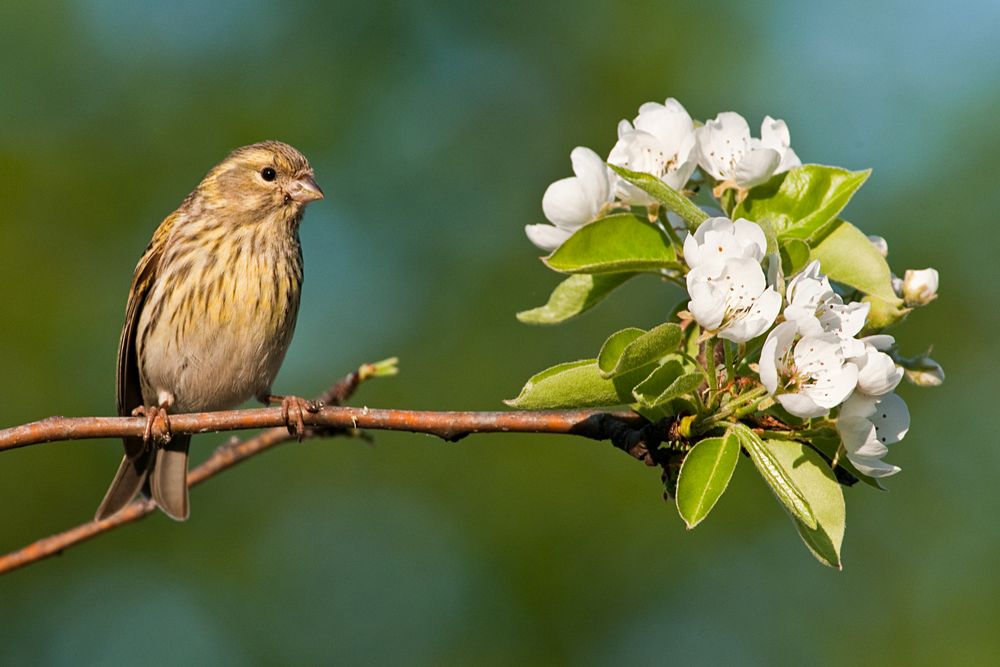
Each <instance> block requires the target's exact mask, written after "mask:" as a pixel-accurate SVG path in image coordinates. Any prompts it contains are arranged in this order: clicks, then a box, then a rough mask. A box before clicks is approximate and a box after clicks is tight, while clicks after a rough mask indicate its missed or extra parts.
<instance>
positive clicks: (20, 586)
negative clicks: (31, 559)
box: [0, 0, 1000, 665]
mask: <svg viewBox="0 0 1000 667" xmlns="http://www.w3.org/2000/svg"><path fill="white" fill-rule="evenodd" d="M204 4H205V3H200V2H194V1H193V0H184V1H182V2H174V3H115V2H110V1H94V2H83V1H79V2H53V3H45V5H44V6H41V5H40V4H39V3H33V2H23V1H14V2H5V3H3V5H2V6H0V44H3V48H2V49H0V176H2V178H0V231H2V235H0V285H2V286H3V289H2V290H0V313H2V316H0V379H2V382H0V424H2V425H5V426H6V425H14V424H18V423H22V422H26V421H30V420H34V419H39V418H43V417H46V416H49V415H52V414H64V415H90V414H110V413H111V412H112V411H113V409H114V398H113V393H114V388H113V385H114V366H115V350H116V345H117V339H118V332H119V327H120V325H121V320H122V313H123V310H124V304H125V298H126V295H127V291H128V283H129V278H130V276H131V272H132V268H133V267H134V265H135V261H136V260H137V258H138V256H139V254H140V253H141V251H142V249H143V248H144V247H145V244H146V242H147V240H148V238H149V236H150V234H151V233H152V230H153V229H154V228H155V226H156V225H157V223H158V222H159V221H160V220H161V219H162V218H163V217H164V216H165V215H166V214H168V213H169V212H170V211H172V210H173V209H174V208H175V207H176V206H177V205H178V203H179V202H180V201H181V199H182V198H183V197H184V196H185V195H186V194H187V193H188V192H189V191H190V190H191V188H193V187H194V185H195V184H196V183H197V182H198V180H199V179H200V178H201V176H202V175H203V174H204V173H205V172H206V171H207V170H208V169H209V168H210V167H211V166H212V165H213V164H215V163H216V162H218V161H219V160H220V159H221V158H222V157H223V156H224V155H225V154H226V153H227V152H228V151H229V150H231V149H232V148H234V147H236V146H239V145H242V144H246V143H251V142H254V141H258V140H261V139H265V138H275V139H282V140H285V141H288V142H289V143H292V144H293V145H295V146H296V147H298V148H299V149H301V150H302V151H303V152H304V153H305V154H306V155H307V156H308V157H309V158H310V160H311V161H312V163H313V165H314V167H315V170H316V174H317V179H318V181H319V182H320V183H321V185H322V186H323V187H324V189H325V190H326V193H327V199H326V200H325V201H323V202H320V203H318V204H315V205H313V206H311V207H310V209H309V212H308V214H307V216H306V220H305V223H304V226H303V228H302V240H303V243H304V247H305V250H304V252H305V261H306V284H305V292H304V295H303V302H302V311H301V312H302V315H301V319H300V322H299V326H298V330H297V332H296V335H295V339H294V342H293V344H292V348H291V351H290V352H289V355H288V358H287V361H286V363H285V365H284V368H283V370H282V372H281V375H280V376H279V379H278V382H277V384H276V387H275V389H276V390H277V391H280V392H292V393H299V394H304V395H312V394H316V393H318V392H319V391H321V390H322V389H323V388H324V387H325V386H326V385H327V384H329V383H330V382H331V381H332V380H334V379H335V378H337V377H339V376H340V375H342V374H343V373H344V372H346V371H347V370H349V369H351V368H353V367H355V366H356V365H357V364H359V363H360V362H362V361H368V360H375V359H381V358H383V357H387V356H391V355H399V356H400V357H401V359H402V362H401V364H402V374H401V375H400V376H399V377H397V378H394V379H390V380H385V381H378V382H372V383H371V384H370V385H367V386H365V387H364V388H363V389H362V391H361V393H359V395H358V396H357V397H356V403H357V404H359V405H360V404H367V405H370V406H379V407H406V408H428V409H496V408H499V407H501V403H500V401H501V399H503V398H508V397H511V396H514V395H516V393H517V391H518V390H519V388H520V386H521V383H522V382H523V381H524V380H525V379H526V378H527V377H528V376H530V375H531V374H532V373H534V372H535V371H537V370H539V369H541V368H543V367H545V366H547V365H550V364H552V363H554V362H557V361H562V360H571V359H577V358H581V357H586V356H593V355H594V354H595V353H596V350H597V349H598V347H599V346H600V343H601V342H602V340H603V338H604V336H605V335H606V334H607V333H608V332H610V331H611V330H613V329H616V328H621V327H622V326H626V325H637V326H649V325H652V324H654V323H656V322H658V321H661V320H662V319H663V317H664V316H665V314H666V313H667V311H668V310H669V308H671V307H672V306H673V304H674V303H675V302H676V301H678V300H679V299H680V298H681V295H680V294H679V293H677V292H673V291H670V290H669V288H664V287H663V286H661V285H660V284H658V283H657V282H656V281H637V282H636V283H635V284H630V285H628V286H626V287H625V288H623V289H622V290H621V291H620V292H619V293H618V294H617V295H616V296H617V298H614V299H613V300H611V301H609V302H608V303H605V304H603V305H602V306H601V307H600V308H599V309H597V310H596V311H595V312H592V313H590V314H588V315H587V316H586V317H584V318H581V319H580V320H578V321H574V322H572V323H569V324H567V325H564V326H561V327H556V328H534V327H529V326H526V325H521V324H519V323H518V322H517V321H516V320H515V319H514V313H515V312H516V311H517V310H521V309H524V308H527V307H530V306H535V305H538V304H539V303H541V302H543V301H544V300H545V298H546V297H547V295H548V292H549V290H550V289H551V288H552V287H553V286H554V285H555V284H556V282H557V278H556V276H555V275H554V274H551V273H550V272H548V271H546V270H545V269H544V268H543V267H542V266H541V264H540V263H539V262H538V260H537V256H538V253H537V252H536V251H535V249H534V248H533V247H532V246H531V245H530V244H529V243H528V242H527V240H526V239H525V237H524V234H523V230H522V227H523V225H524V224H527V223H534V222H540V221H541V220H542V215H541V197H542V193H543V191H544V189H545V187H546V186H547V185H548V183H550V182H551V181H553V180H555V179H557V178H561V177H563V176H566V175H569V174H570V165H569V152H570V150H571V149H572V148H573V147H574V146H576V145H587V146H590V147H592V148H594V149H595V150H597V151H598V152H599V153H602V154H606V152H607V151H608V150H609V149H610V147H611V145H612V143H613V141H614V138H615V124H616V123H617V121H618V120H619V119H620V118H624V117H630V118H631V117H632V116H633V115H634V113H635V109H636V108H637V107H638V106H639V104H641V103H642V102H644V101H647V100H658V101H662V100H663V99H664V98H665V97H667V96H674V97H677V98H678V99H679V100H681V101H682V102H683V103H684V104H685V105H686V107H687V108H688V110H689V111H690V112H691V113H692V115H694V116H695V117H696V118H701V119H704V118H707V117H711V116H714V115H715V114H716V113H717V112H718V111H723V110H730V109H732V110H736V111H739V112H741V113H743V114H744V115H745V116H747V117H748V119H749V120H750V123H751V125H752V126H757V125H759V123H760V120H761V118H762V117H763V115H764V114H771V115H772V116H776V117H780V118H784V119H785V120H786V121H787V122H788V124H789V126H790V128H791V133H792V141H793V146H794V147H795V149H796V150H797V152H798V153H799V155H800V156H801V157H802V158H803V160H805V161H807V162H819V163H827V164H836V165H840V166H844V167H848V168H852V169H861V168H866V167H872V168H874V174H873V176H872V178H871V179H870V181H869V182H868V184H867V185H866V187H865V188H864V189H863V190H862V191H861V193H860V194H859V195H858V196H857V197H856V198H855V200H854V201H853V202H852V203H851V204H850V206H849V208H848V209H847V211H846V213H845V215H846V217H848V218H849V219H850V220H851V221H853V222H855V223H856V224H858V225H859V226H861V227H862V228H863V229H864V230H865V231H867V232H868V233H878V234H882V235H883V236H885V237H886V238H887V239H888V241H889V245H890V250H891V254H890V261H891V264H892V266H893V268H894V269H895V271H896V272H897V273H900V274H901V273H902V272H903V270H905V269H906V268H923V267H925V266H934V267H936V268H938V269H939V270H940V272H941V276H942V286H941V298H940V299H939V300H938V301H937V302H935V303H934V304H932V305H931V306H930V307H928V308H926V309H923V310H921V311H918V312H916V313H914V314H913V316H912V317H911V318H910V320H909V321H908V322H907V323H906V324H905V325H904V326H903V327H901V328H899V329H898V331H896V332H895V333H896V334H897V337H898V339H899V340H900V341H901V343H902V345H903V347H904V349H905V350H907V351H910V352H916V351H918V350H921V349H923V348H925V347H926V346H928V345H930V344H934V345H935V347H934V357H935V358H936V359H938V360H939V361H940V362H941V363H942V364H943V365H944V367H945V369H946V371H947V373H948V380H947V383H946V385H945V386H944V387H941V388H939V389H934V390H919V391H918V390H916V389H915V388H914V387H912V386H904V387H903V388H902V389H901V394H902V395H903V396H904V398H905V399H906V400H907V402H908V403H909V406H910V409H911V411H912V414H913V425H912V429H911V432H910V435H909V436H908V437H907V439H906V440H905V441H904V442H903V443H902V444H900V445H897V446H895V447H893V449H892V452H891V454H890V456H889V458H890V460H891V461H892V462H894V463H896V464H898V465H900V466H902V468H903V472H902V473H901V474H900V475H898V476H897V477H894V478H892V479H890V480H888V482H887V486H888V487H889V489H890V493H886V494H882V493H878V492H875V491H873V490H871V489H869V488H861V487H857V488H853V489H850V490H848V491H847V493H846V495H847V502H848V524H847V536H846V540H845V545H844V558H845V562H846V569H845V570H844V571H843V572H840V573H838V572H834V571H831V570H828V569H826V568H823V567H822V566H820V565H818V564H817V563H816V562H815V561H814V560H813V559H812V558H811V556H810V555H809V554H808V552H807V551H806V550H805V548H804V547H803V546H802V544H801V543H800V542H799V540H798V538H797V536H796V535H795V533H794V530H793V528H792V526H791V524H790V522H789V521H788V519H787V518H786V517H785V515H784V513H783V512H782V510H781V509H780V508H779V506H778V505H777V503H776V502H774V500H773V499H772V497H771V496H770V494H769V492H768V491H767V490H766V489H765V488H764V486H763V484H762V483H761V481H760V480H759V478H757V477H756V475H755V474H754V473H753V471H752V470H751V466H749V465H747V461H745V460H744V461H741V463H740V465H739V467H738V469H737V472H736V477H735V481H734V484H733V486H732V487H731V489H730V490H729V492H728V493H727V494H726V496H724V497H723V499H722V500H721V501H720V503H719V505H718V506H717V507H716V509H715V510H714V512H713V514H712V515H711V516H710V517H709V519H708V520H707V521H706V522H705V523H704V524H702V525H701V526H699V527H698V529H697V530H695V531H694V532H691V533H688V532H687V531H685V530H684V528H683V525H682V523H681V521H680V520H679V519H678V518H677V516H676V512H675V511H674V510H673V509H672V508H671V507H670V506H668V505H666V504H665V503H664V502H663V501H662V500H661V499H660V493H661V487H660V483H659V478H658V475H657V474H656V472H654V471H652V470H649V469H645V468H644V467H643V466H641V465H638V464H637V463H636V462H634V461H632V460H631V459H629V458H628V457H626V456H624V455H622V454H621V453H619V452H617V451H614V450H612V449H611V448H610V447H608V446H607V445H604V444H597V443H592V442H589V441H583V440H578V439H573V438H568V437H530V436H515V435H510V436H506V435H491V436H480V437H470V438H468V439H466V440H464V441H462V442H461V443H459V444H445V443H442V442H439V441H437V440H434V439H431V438H429V437H424V436H416V435H405V434H382V433H380V434H377V436H376V444H375V445H374V446H368V445H366V444H364V443H362V442H360V441H346V440H330V441H315V442H311V443H306V444H302V445H286V446H284V447H282V448H279V449H277V450H275V451H273V452H270V453H267V454H265V455H263V456H260V457H258V458H256V459H254V460H252V461H250V462H248V463H246V464H243V465H241V466H239V467H238V468H236V469H233V470H232V471H230V472H227V473H226V474H225V475H223V476H221V477H219V478H217V479H216V480H214V481H212V482H211V483H209V484H206V485H205V486H203V487H201V488H198V489H197V490H196V491H194V492H193V494H192V503H193V512H192V518H191V519H190V521H188V522H187V523H186V524H176V523H173V522H171V521H170V520H168V519H166V518H165V517H164V516H162V515H157V516H154V517H151V518H149V519H147V520H145V521H143V522H141V523H139V524H136V525H133V526H131V527H128V528H125V529H122V530H118V531H115V532H113V533H110V534H107V535H105V536H102V537H100V538H99V539H96V540H94V541H92V542H90V543H87V544H84V545H81V546H78V547H76V548H73V549H72V550H70V551H68V552H66V553H65V554H64V555H62V556H61V557H59V558H54V559H51V560H48V561H45V562H42V563H38V564H35V565H33V566H31V567H29V568H27V569H24V570H21V571H18V572H15V573H13V574H10V575H8V576H5V577H3V578H2V579H0V661H2V662H3V663H4V664H73V665H109V664H133V663H136V662H140V661H141V662H142V663H145V664H213V665H216V664H218V665H226V664H248V663H260V664H319V663H336V664H393V663H396V664H400V663H402V664H435V665H442V664H477V665H489V664H497V665H501V664H502V665H506V664H581V665H604V664H629V665H642V664H750V665H753V664H761V665H775V664H790V665H802V664H831V665H832V664H887V663H888V664H908V665H919V664H949V665H981V664H987V663H989V662H992V661H995V659H996V656H997V655H998V653H1000V636H998V634H997V631H996V629H997V627H998V624H1000V616H998V611H1000V581H998V575H997V573H996V558H997V553H998V551H1000V528H998V522H997V518H996V517H997V510H998V509H1000V491H998V484H997V474H996V471H997V469H998V467H1000V448H998V447H997V442H996V438H995V436H993V433H994V432H995V427H994V428H991V427H990V424H991V422H992V421H993V420H994V419H995V414H993V411H992V410H991V409H989V408H988V400H989V396H990V395H994V394H995V390H994V389H991V387H993V385H992V384H991V383H992V382H993V381H994V378H993V373H994V372H995V370H996V349H997V348H996V343H995V336H996V332H997V330H998V325H1000V321H998V320H1000V317H998V313H997V304H998V293H1000V281H998V280H997V278H998V276H997V259H996V253H995V247H996V245H997V240H998V238H1000V237H998V233H997V231H996V229H997V222H998V220H997V207H998V204H1000V197H998V195H997V178H998V176H1000V171H998V166H997V165H998V160H997V155H998V154H1000V124H998V123H997V122H996V118H995V116H996V108H997V105H998V103H1000V87H998V85H997V81H1000V47H998V46H997V44H998V42H997V39H996V31H997V27H998V25H1000V5H998V4H997V3H995V2H991V1H988V0H981V1H978V2H965V3H957V4H952V5H949V6H947V7H946V6H945V5H944V4H942V3H930V2H924V3H911V2H902V1H899V0H896V1H892V2H884V3H877V4H876V3H870V2H860V1H852V2H845V3H834V4H829V3H826V4H820V3H791V2H789V3H782V2H776V1H775V2H763V3H741V2H735V1H733V2H719V1H714V2H713V1H710V2H699V3H679V2H663V1H660V0H657V1H652V0H650V1H647V2H632V3H599V2H596V1H588V0H585V1H582V2H581V1H579V0H576V1H573V2H570V1H568V0H567V1H564V2H538V1H531V2H524V1H520V0H512V1H510V2H504V3H478V4H475V5H472V4H471V3H460V2H431V1H430V0H427V1H424V2H409V3H391V2H386V3H376V2H369V3H308V2H286V3H273V4H260V3H255V2H250V1H249V0H226V1H224V2H217V3H212V5H211V7H206V6H204ZM362 5H363V6H362ZM222 440H223V436H211V435H210V436H202V437H198V438H196V439H195V441H194V456H195V458H196V459H197V460H200V459H201V458H203V457H204V456H207V455H208V454H209V453H210V452H211V451H212V450H213V448H214V447H215V446H216V445H218V444H219V443H220V442H221V441H222ZM119 456H120V448H119V446H118V444H116V443H115V442H112V441H82V442H70V443H58V444H50V445H46V446H41V447H30V448H27V449H23V450H17V451H10V452H6V453H3V454H2V455H0V458H2V464H0V549H2V550H3V551H9V550H12V549H15V548H17V547H20V546H22V545H23V544H26V543H28V542H29V541H32V540H34V539H36V538H38V537H42V536H44V535H47V534H50V533H53V532H56V531H58V530H61V529H64V528H67V527H69V526H72V525H75V524H77V523H79V522H80V521H83V520H86V519H87V518H89V517H90V516H91V515H92V513H93V511H94V509H95V507H96V505H97V503H98V502H99V500H100V498H101V496H102V494H103V493H104V490H105V488H106V485H107V484H108V482H109V480H110V478H111V476H112V474H113V472H114V469H115V466H116V465H117V462H118V458H119Z"/></svg>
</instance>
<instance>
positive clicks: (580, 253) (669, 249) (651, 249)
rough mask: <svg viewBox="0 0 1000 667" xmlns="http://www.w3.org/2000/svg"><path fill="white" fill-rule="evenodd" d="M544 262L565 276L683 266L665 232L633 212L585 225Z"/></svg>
mask: <svg viewBox="0 0 1000 667" xmlns="http://www.w3.org/2000/svg"><path fill="white" fill-rule="evenodd" d="M542 261H544V262H545V264H546V265H547V266H548V267H549V268H551V269H554V270H555V271H560V272H562V273H621V272H632V271H658V270H659V269H676V268H679V267H680V265H679V264H678V263H677V254H676V253H675V252H674V247H673V246H672V245H671V243H670V239H669V238H668V237H667V235H666V234H664V233H663V230H661V229H660V228H659V227H657V226H656V225H654V224H653V223H651V222H648V221H646V220H643V219H642V218H640V217H638V216H636V215H633V214H631V213H618V214H616V215H609V216H608V217H606V218H601V219H600V220H596V221H594V222H592V223H590V224H588V225H584V226H583V227H581V228H580V229H578V230H577V231H576V232H575V233H574V234H573V235H572V236H571V237H569V238H568V239H566V241H565V242H564V243H563V244H562V245H561V246H559V247H558V248H557V249H556V250H555V252H553V253H552V254H551V255H549V256H548V257H545V258H543V260H542Z"/></svg>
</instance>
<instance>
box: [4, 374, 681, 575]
mask: <svg viewBox="0 0 1000 667" xmlns="http://www.w3.org/2000/svg"><path fill="white" fill-rule="evenodd" d="M375 368H376V366H375V365H372V364H365V365H364V366H362V367H361V368H359V369H358V370H357V371H355V372H353V373H351V374H349V375H347V376H346V377H344V378H343V379H342V380H340V381H339V382H337V383H336V384H335V385H333V386H332V387H331V388H330V389H329V390H328V391H327V392H325V393H324V394H323V395H322V396H320V397H319V400H320V401H322V402H323V403H324V404H326V407H323V408H322V409H320V410H319V411H318V412H316V413H306V414H305V415H304V419H305V423H306V426H307V429H306V432H305V433H304V434H303V436H304V437H305V438H312V437H323V436H332V435H345V434H349V433H355V432H358V431H360V430H363V429H370V430H391V431H409V432H411V433H425V434H429V435H434V436H437V437H439V438H442V439H444V440H449V441H456V440H460V439H462V438H464V437H465V436H467V435H470V434H473V433H555V434H560V433H561V434H569V435H578V436H582V437H585V438H590V439H594V440H610V441H611V443H612V444H613V445H614V446H615V447H617V448H619V449H621V450H623V451H625V452H627V453H628V454H630V455H631V456H633V457H635V458H637V459H639V460H642V461H644V462H645V463H646V464H647V465H658V464H661V463H663V461H662V460H660V457H659V456H658V455H657V452H658V451H659V450H658V446H659V444H660V443H661V442H663V441H665V440H666V439H667V438H668V435H669V434H668V432H667V431H668V428H667V426H666V425H664V424H650V423H649V422H648V421H646V420H645V419H644V418H643V417H641V416H639V415H638V414H636V413H634V412H607V411H601V410H527V411H511V412H468V411H463V412H435V411H417V410H383V409H370V408H353V407H341V405H340V404H341V403H343V402H344V401H346V400H347V399H348V398H349V397H350V396H351V395H352V394H353V393H354V391H355V390H356V389H357V387H358V386H359V385H360V384H361V383H362V382H363V381H365V380H366V379H368V378H370V377H373V376H374V375H376V374H377V373H376V371H375ZM145 424H146V420H145V418H143V417H50V418H48V419H43V420H41V421H37V422H33V423H30V424H24V425H21V426H15V427H13V428H8V429H4V430H2V431H0V451H3V450H7V449H16V448H19V447H27V446H29V445H37V444H41V443H46V442H53V441H59V440H83V439H90V438H118V437H122V436H129V435H131V436H141V435H142V433H143V429H144V428H145ZM170 427H171V430H172V431H173V432H174V433H208V432H218V431H233V430H239V429H251V428H266V429H268V430H265V431H263V432H262V433H260V434H258V435H256V436H254V437H252V438H249V439H247V440H243V441H240V440H236V439H233V440H232V441H230V442H229V443H227V444H224V445H222V446H221V447H219V448H218V449H216V450H215V452H213V453H212V455H211V456H209V458H208V459H207V460H205V462H204V463H202V464H201V465H199V466H197V467H196V468H193V469H192V470H191V471H190V472H189V473H188V486H191V487H193V486H196V485H198V484H201V483H202V482H204V481H206V480H209V479H211V478H212V477H214V476H215V475H217V474H219V473H221V472H223V471H225V470H228V469H229V468H232V467H233V466H235V465H236V464H237V463H240V462H241V461H245V460H246V459H248V458H251V457H253V456H256V455H257V454H260V453H262V452H265V451H267V450H268V449H271V448H273V447H275V446H277V445H280V444H282V443H284V442H288V441H289V440H293V439H295V438H296V437H297V436H294V435H292V434H290V433H289V431H288V429H287V428H286V426H285V422H284V419H283V418H282V415H281V409H280V408H260V409H248V410H227V411H220V412H203V413H191V414H177V415H172V416H171V417H170ZM155 509H156V505H155V504H154V503H153V502H152V501H151V500H149V499H142V498H141V499H138V500H135V501H133V502H132V503H131V504H130V505H128V506H127V507H126V508H125V509H123V510H122V511H120V512H118V513H117V514H115V515H114V516H112V517H109V518H107V519H104V520H102V521H90V522H87V523H84V524H80V525H79V526H76V527H75V528H71V529H69V530H66V531H64V532H61V533H57V534H55V535H51V536H49V537H46V538H43V539H40V540H38V541H36V542H33V543H32V544H29V545H27V546H25V547H23V548H21V549H18V550H17V551H13V552H10V553H8V554H6V555H3V556H0V574H4V573H6V572H10V571H12V570H15V569H18V568H21V567H24V566H26V565H29V564H31V563H34V562H37V561H40V560H43V559H45V558H48V557H50V556H54V555H57V554H60V553H62V552H63V551H64V550H65V549H67V548H69V547H72V546H74V545H76V544H79V543H81V542H84V541H86V540H89V539H91V538H93V537H96V536H98V535H101V534H102V533H106V532H108V531H110V530H113V529H115V528H118V527H119V526H124V525H126V524H130V523H133V522H135V521H138V520H139V519H142V518H144V517H146V516H148V515H149V514H151V513H153V511H155Z"/></svg>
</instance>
